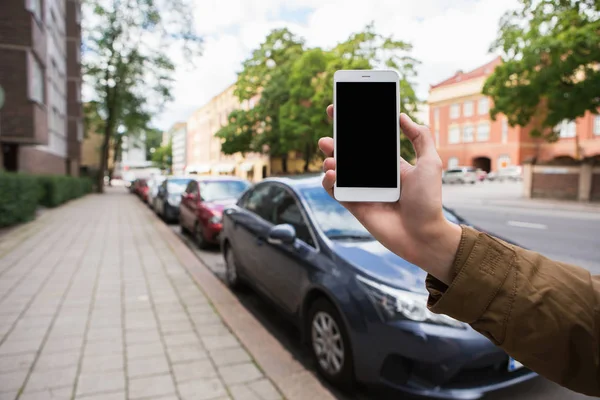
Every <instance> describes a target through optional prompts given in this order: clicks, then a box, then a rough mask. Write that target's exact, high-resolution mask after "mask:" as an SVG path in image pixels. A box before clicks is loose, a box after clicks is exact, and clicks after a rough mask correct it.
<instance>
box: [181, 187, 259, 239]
mask: <svg viewBox="0 0 600 400" xmlns="http://www.w3.org/2000/svg"><path fill="white" fill-rule="evenodd" d="M248 187H250V182H248V181H246V180H243V179H239V178H233V177H223V176H219V177H202V178H198V179H197V180H192V181H190V182H189V184H188V186H187V188H186V190H185V192H184V193H183V195H182V196H181V197H182V198H181V206H180V213H179V225H181V229H182V230H183V231H185V232H193V234H194V238H195V240H196V244H197V245H198V247H200V248H206V247H208V246H209V245H211V244H217V243H219V240H218V237H219V234H220V233H221V228H222V224H221V222H222V214H223V209H224V208H225V207H226V206H229V205H231V204H234V203H235V202H236V201H237V199H238V198H239V197H240V195H241V194H242V193H243V192H244V191H245V190H246V189H248Z"/></svg>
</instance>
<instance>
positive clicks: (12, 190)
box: [0, 172, 92, 227]
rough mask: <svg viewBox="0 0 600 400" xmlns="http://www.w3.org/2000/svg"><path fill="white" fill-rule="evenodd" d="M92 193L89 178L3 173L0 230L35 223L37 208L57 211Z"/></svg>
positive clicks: (0, 199)
mask: <svg viewBox="0 0 600 400" xmlns="http://www.w3.org/2000/svg"><path fill="white" fill-rule="evenodd" d="M91 191H92V181H91V180H90V179H88V178H75V177H72V176H59V175H40V176H35V175H26V174H20V173H17V174H15V173H5V172H0V227H4V226H9V225H13V224H18V223H20V222H24V221H28V220H30V219H32V218H33V217H34V216H35V210H36V208H37V206H38V205H43V206H45V207H56V206H58V205H61V204H63V203H65V202H67V201H69V200H72V199H75V198H77V197H81V196H83V195H85V194H87V193H90V192H91Z"/></svg>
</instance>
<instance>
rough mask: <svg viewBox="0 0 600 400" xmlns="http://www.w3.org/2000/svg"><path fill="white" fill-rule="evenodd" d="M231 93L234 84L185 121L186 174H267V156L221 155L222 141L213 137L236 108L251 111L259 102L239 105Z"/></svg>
mask: <svg viewBox="0 0 600 400" xmlns="http://www.w3.org/2000/svg"><path fill="white" fill-rule="evenodd" d="M234 90H235V85H231V86H229V87H228V88H227V89H225V90H224V91H223V92H221V93H219V94H218V95H216V96H215V97H213V98H212V99H211V100H210V101H209V102H208V103H206V104H205V105H204V106H202V107H201V108H199V109H198V110H196V111H195V112H194V113H193V114H192V115H191V117H190V118H189V119H188V121H187V144H186V150H187V153H186V167H185V172H186V173H194V174H199V175H235V176H239V177H242V178H246V179H249V180H259V179H262V178H263V177H265V176H267V175H268V173H269V162H268V157H266V156H264V155H262V154H254V153H247V154H245V155H242V154H239V153H238V154H234V155H226V154H223V153H222V152H221V143H222V139H220V138H218V137H216V136H215V134H216V133H217V132H218V131H219V129H221V128H222V127H223V126H225V125H226V124H227V117H228V116H229V114H230V113H231V112H232V111H233V110H235V109H250V108H252V107H254V106H255V105H256V104H257V103H258V96H257V97H255V98H252V99H250V100H249V101H245V102H243V104H240V102H239V100H238V98H237V96H235V95H234Z"/></svg>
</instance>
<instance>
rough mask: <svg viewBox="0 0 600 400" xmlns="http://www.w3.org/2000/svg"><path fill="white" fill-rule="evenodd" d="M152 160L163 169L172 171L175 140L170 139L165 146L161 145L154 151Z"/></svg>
mask: <svg viewBox="0 0 600 400" xmlns="http://www.w3.org/2000/svg"><path fill="white" fill-rule="evenodd" d="M152 161H153V162H154V163H156V166H157V167H158V168H160V169H162V170H168V171H171V167H172V166H173V142H172V141H170V140H169V143H167V144H166V145H165V146H160V147H158V148H156V149H155V150H154V152H153V153H152Z"/></svg>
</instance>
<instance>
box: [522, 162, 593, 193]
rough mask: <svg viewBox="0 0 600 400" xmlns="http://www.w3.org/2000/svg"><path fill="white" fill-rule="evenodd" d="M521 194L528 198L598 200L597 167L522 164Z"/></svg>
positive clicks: (586, 165) (588, 165)
mask: <svg viewBox="0 0 600 400" xmlns="http://www.w3.org/2000/svg"><path fill="white" fill-rule="evenodd" d="M523 192H524V193H523V194H524V196H525V197H529V198H552V199H563V200H578V201H598V200H600V167H594V166H592V165H591V164H582V165H580V166H548V165H530V164H527V165H525V167H524V169H523Z"/></svg>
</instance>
